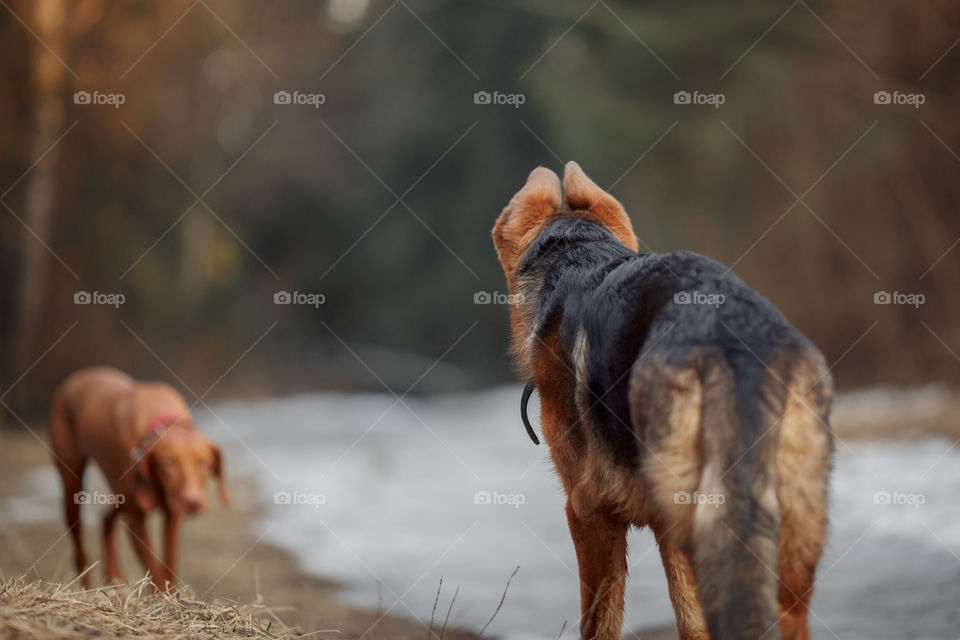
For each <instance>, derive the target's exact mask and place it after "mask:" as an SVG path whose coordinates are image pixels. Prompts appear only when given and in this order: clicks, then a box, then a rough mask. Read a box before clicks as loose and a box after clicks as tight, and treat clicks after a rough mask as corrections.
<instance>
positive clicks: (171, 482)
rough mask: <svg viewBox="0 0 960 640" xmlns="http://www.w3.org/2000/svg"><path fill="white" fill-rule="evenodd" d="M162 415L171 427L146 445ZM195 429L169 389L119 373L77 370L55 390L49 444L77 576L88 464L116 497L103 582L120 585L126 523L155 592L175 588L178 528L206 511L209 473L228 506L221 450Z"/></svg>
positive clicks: (107, 521) (106, 525)
mask: <svg viewBox="0 0 960 640" xmlns="http://www.w3.org/2000/svg"><path fill="white" fill-rule="evenodd" d="M161 415H165V416H169V418H170V421H171V424H170V425H168V426H166V427H165V428H164V429H163V430H162V431H161V432H159V433H157V434H156V437H149V438H148V440H147V441H144V436H145V435H148V430H149V426H150V424H151V421H153V420H155V419H156V418H157V416H161ZM192 424H193V423H192V420H191V419H190V413H189V409H188V407H187V404H186V402H185V401H184V399H183V397H182V396H181V395H180V394H179V393H177V392H176V391H175V390H174V389H173V388H172V387H170V386H169V385H166V384H163V383H143V382H136V381H134V380H133V379H131V378H130V377H129V376H127V375H126V374H124V373H122V372H120V371H118V370H116V369H112V368H108V367H96V368H90V369H82V370H80V371H77V372H75V373H73V374H72V375H70V376H69V377H68V378H67V379H66V380H64V382H63V383H62V384H61V385H60V386H59V387H58V389H57V391H56V392H55V394H54V397H53V402H52V405H51V409H50V444H51V450H52V452H53V458H54V464H55V466H56V468H57V471H58V472H59V473H60V478H61V480H62V482H63V505H64V513H65V516H66V524H67V527H68V530H69V532H70V535H71V538H72V540H73V544H74V551H75V561H76V569H77V572H78V573H83V572H84V570H85V569H86V568H87V556H86V553H85V551H84V548H83V542H82V536H81V531H80V505H81V500H78V494H79V493H80V492H81V491H83V472H84V469H85V468H86V466H87V462H88V461H89V460H93V461H94V462H96V464H97V466H98V467H100V469H101V470H102V471H103V474H104V475H105V476H106V478H107V481H108V482H109V484H110V489H111V491H112V492H113V499H112V500H111V504H115V505H116V506H107V507H101V508H104V509H106V512H105V515H104V518H103V541H104V561H105V564H106V573H107V579H108V580H110V581H114V582H122V581H123V573H122V571H121V569H120V564H119V562H118V560H117V553H116V536H115V533H116V532H115V525H116V521H117V518H118V517H119V516H120V515H123V516H124V518H125V520H126V523H127V526H128V528H129V531H130V534H131V541H132V543H133V546H134V549H135V551H136V553H137V556H138V557H139V559H140V561H141V562H142V563H143V565H144V567H145V568H146V569H147V570H148V571H149V572H150V576H151V579H152V581H153V582H154V584H156V585H157V586H158V587H160V588H164V587H166V586H168V584H170V583H173V582H174V581H175V577H176V576H175V573H174V567H175V565H176V559H177V536H178V533H179V527H180V521H181V518H182V516H184V515H189V514H193V513H197V512H200V511H203V510H204V509H206V507H207V497H206V491H205V489H206V482H207V479H208V477H209V476H210V474H211V473H212V474H213V475H214V476H215V477H216V479H217V483H218V489H219V494H220V500H221V501H222V502H223V503H224V504H227V502H228V499H227V494H226V491H225V488H224V484H223V456H222V454H221V453H220V449H219V448H218V447H216V446H215V445H213V444H212V443H211V442H210V441H209V440H207V438H206V437H204V436H203V435H202V434H201V433H200V432H198V431H196V430H195V429H194V428H193V426H192ZM140 447H142V451H140V450H139V448H140ZM116 503H119V504H116ZM155 509H159V510H161V511H162V512H163V514H164V517H165V527H164V533H165V539H164V556H163V559H162V560H161V559H160V558H159V557H158V556H156V555H155V554H154V552H153V548H152V545H151V543H150V536H149V533H148V532H147V528H146V515H147V514H148V513H149V512H151V511H153V510H155ZM89 583H90V577H89V573H87V574H84V584H85V585H87V586H89Z"/></svg>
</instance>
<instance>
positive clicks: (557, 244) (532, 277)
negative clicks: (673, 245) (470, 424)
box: [513, 213, 638, 378]
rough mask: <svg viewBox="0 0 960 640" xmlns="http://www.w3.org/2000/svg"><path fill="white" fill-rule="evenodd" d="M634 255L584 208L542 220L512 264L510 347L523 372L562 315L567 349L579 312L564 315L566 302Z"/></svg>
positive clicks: (530, 369) (570, 347) (528, 371)
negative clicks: (540, 228)
mask: <svg viewBox="0 0 960 640" xmlns="http://www.w3.org/2000/svg"><path fill="white" fill-rule="evenodd" d="M637 257H638V254H636V253H634V252H633V251H631V250H630V249H628V248H627V247H626V246H624V245H623V243H622V242H620V241H619V240H618V239H617V237H616V236H615V235H614V234H613V233H612V232H611V231H610V230H609V229H607V227H606V226H604V225H603V224H602V223H601V222H600V221H598V220H596V219H594V218H593V217H591V216H589V215H587V214H584V213H562V214H559V215H557V216H556V217H555V218H554V219H553V220H552V221H548V222H547V223H546V225H545V228H544V230H543V232H542V233H540V234H539V235H538V236H537V238H536V239H535V240H534V241H533V242H532V243H531V245H530V247H529V248H527V250H526V251H525V252H524V254H523V256H522V257H521V259H520V261H519V263H518V265H517V269H516V279H515V281H516V293H517V294H518V296H517V305H516V308H515V309H514V314H515V317H516V320H515V322H516V324H517V326H516V328H515V330H514V344H513V352H514V357H515V359H516V361H517V365H518V368H519V369H520V371H521V373H522V374H523V375H524V376H525V377H528V378H529V377H531V375H532V372H533V368H534V367H533V365H534V363H533V359H534V353H535V352H536V350H537V349H536V347H537V345H538V344H539V343H540V341H541V340H542V338H543V335H544V334H545V333H546V332H548V331H550V330H551V329H552V328H554V327H555V324H556V323H557V322H560V321H561V320H563V324H562V326H561V327H560V331H561V335H560V338H561V340H560V342H561V343H562V344H563V345H564V346H565V351H567V354H566V355H568V356H569V355H571V352H572V350H573V347H574V344H575V342H576V335H575V334H576V328H577V326H578V325H579V318H570V317H566V315H565V314H564V313H563V311H564V308H565V307H566V308H570V306H571V304H570V303H571V302H576V301H579V300H582V299H583V298H584V297H585V295H586V294H588V293H589V292H591V291H592V290H593V289H594V288H595V286H596V285H597V284H599V281H600V280H602V279H603V278H604V277H605V276H606V274H607V273H609V272H610V270H612V269H613V268H615V267H616V266H618V265H620V264H622V263H624V262H626V261H629V260H633V259H636V258H637ZM581 310H583V309H581Z"/></svg>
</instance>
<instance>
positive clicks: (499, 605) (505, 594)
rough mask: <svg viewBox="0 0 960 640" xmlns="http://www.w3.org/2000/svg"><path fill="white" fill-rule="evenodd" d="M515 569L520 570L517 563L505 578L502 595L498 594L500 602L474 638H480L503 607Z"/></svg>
mask: <svg viewBox="0 0 960 640" xmlns="http://www.w3.org/2000/svg"><path fill="white" fill-rule="evenodd" d="M517 571H520V565H517V568H516V569H514V570H513V573H511V574H510V577H509V578H507V585H506V586H505V587H504V588H503V595H502V596H500V604H498V605H497V609H496V611H494V612H493V615H492V616H490V619H489V620H487V624H485V625H483V629H480V633H478V634H477V637H476V638H474V640H480V637H481V636H482V635H483V632H484V631H486V630H487V627H489V626H490V623H492V622H493V619H494V618H496V617H497V614H498V613H500V608H501V607H503V601H504V600H506V599H507V589H509V588H510V581H511V580H513V576H515V575H517Z"/></svg>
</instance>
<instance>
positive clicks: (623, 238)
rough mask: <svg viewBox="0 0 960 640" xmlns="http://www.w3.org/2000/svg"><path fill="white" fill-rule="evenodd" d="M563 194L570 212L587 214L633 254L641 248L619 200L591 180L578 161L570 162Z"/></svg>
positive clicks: (564, 180) (564, 175) (565, 176)
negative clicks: (598, 221) (601, 224)
mask: <svg viewBox="0 0 960 640" xmlns="http://www.w3.org/2000/svg"><path fill="white" fill-rule="evenodd" d="M563 194H564V198H565V200H566V203H567V209H569V210H570V211H587V212H589V213H591V214H592V215H593V216H595V217H596V218H598V219H599V220H600V221H601V222H602V223H603V224H605V225H606V226H607V228H609V229H610V231H612V232H613V234H614V235H615V236H617V238H619V240H620V242H622V243H623V244H625V245H627V246H628V247H630V249H632V250H633V251H636V250H637V249H638V248H639V247H640V243H639V242H637V236H636V235H635V234H634V233H633V225H631V224H630V217H629V216H628V215H627V212H626V211H625V210H624V209H623V207H622V206H621V205H620V203H619V202H617V199H616V198H614V197H613V196H611V195H610V194H609V193H607V192H606V191H604V190H603V189H601V188H600V187H598V186H597V185H596V183H595V182H594V181H593V180H591V179H590V178H588V177H587V174H585V173H584V172H583V169H581V168H580V165H578V164H577V163H576V162H572V161H571V162H568V163H567V166H566V169H565V170H564V172H563Z"/></svg>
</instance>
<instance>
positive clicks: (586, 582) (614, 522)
mask: <svg viewBox="0 0 960 640" xmlns="http://www.w3.org/2000/svg"><path fill="white" fill-rule="evenodd" d="M567 522H568V523H569V525H570V535H571V537H572V538H573V546H574V547H575V549H576V551H577V565H578V567H579V569H580V614H581V617H580V637H581V638H582V639H583V640H617V639H618V638H619V637H620V627H621V625H622V624H623V590H624V586H625V584H626V579H627V527H628V524H627V523H626V522H624V521H623V520H622V519H620V518H617V517H615V516H612V515H609V514H604V513H601V512H593V513H590V514H589V515H578V514H577V513H576V510H575V509H574V507H573V504H572V503H571V502H570V501H568V502H567Z"/></svg>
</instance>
